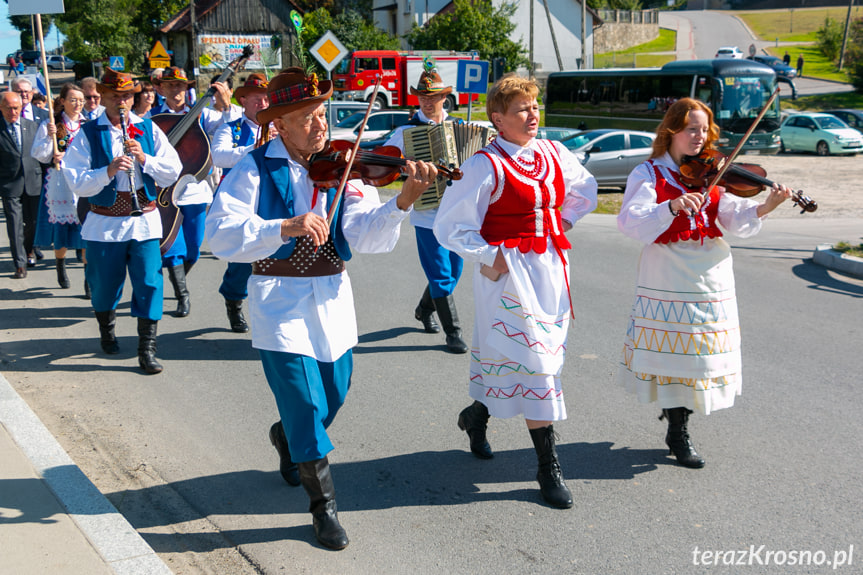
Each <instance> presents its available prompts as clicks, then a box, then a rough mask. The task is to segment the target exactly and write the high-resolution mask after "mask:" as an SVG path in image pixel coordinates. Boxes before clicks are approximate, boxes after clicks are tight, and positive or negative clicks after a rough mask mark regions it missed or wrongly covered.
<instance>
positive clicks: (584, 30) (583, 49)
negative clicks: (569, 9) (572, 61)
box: [579, 0, 587, 70]
mask: <svg viewBox="0 0 863 575" xmlns="http://www.w3.org/2000/svg"><path fill="white" fill-rule="evenodd" d="M585 67H587V0H581V66H579V68H581V69H582V70H584V69H585Z"/></svg>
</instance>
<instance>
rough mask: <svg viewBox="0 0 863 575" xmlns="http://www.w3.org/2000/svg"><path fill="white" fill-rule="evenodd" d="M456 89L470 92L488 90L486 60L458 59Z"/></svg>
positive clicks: (480, 92)
mask: <svg viewBox="0 0 863 575" xmlns="http://www.w3.org/2000/svg"><path fill="white" fill-rule="evenodd" d="M456 89H457V90H458V91H459V92H467V93H470V94H485V93H486V92H488V62H487V61H485V60H459V61H458V81H457V82H456Z"/></svg>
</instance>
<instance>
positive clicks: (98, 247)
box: [85, 239, 164, 321]
mask: <svg viewBox="0 0 863 575" xmlns="http://www.w3.org/2000/svg"><path fill="white" fill-rule="evenodd" d="M85 245H86V248H87V274H86V275H87V283H89V284H90V291H91V293H92V298H91V301H92V303H93V309H94V310H95V311H111V310H112V309H117V305H118V304H119V303H120V298H121V297H122V295H123V284H124V283H125V281H126V270H127V269H128V270H129V281H131V282H132V317H141V318H145V319H150V320H153V321H158V320H160V319H162V288H163V283H164V281H163V279H162V260H161V256H160V254H159V240H158V239H152V240H145V241H142V242H139V241H137V240H129V241H127V242H94V241H88V242H86V244H85Z"/></svg>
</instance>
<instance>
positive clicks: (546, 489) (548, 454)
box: [529, 425, 572, 509]
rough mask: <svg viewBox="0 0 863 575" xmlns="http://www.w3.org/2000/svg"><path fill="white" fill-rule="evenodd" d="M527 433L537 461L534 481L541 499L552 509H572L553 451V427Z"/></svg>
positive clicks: (555, 453) (570, 496) (554, 451)
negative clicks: (537, 484)
mask: <svg viewBox="0 0 863 575" xmlns="http://www.w3.org/2000/svg"><path fill="white" fill-rule="evenodd" d="M529 431H530V438H531V439H532V440H533V447H534V449H536V457H537V459H538V460H539V469H538V470H537V472H536V480H537V481H538V482H539V492H540V493H541V494H542V498H543V499H545V501H546V503H548V504H549V505H551V506H552V507H557V508H558V509H569V508H570V507H572V493H570V492H569V488H568V487H567V486H566V483H564V481H563V473H561V471H560V462H559V461H558V459H557V450H556V449H555V438H554V426H553V425H549V426H548V427H540V428H539V429H531V430H529Z"/></svg>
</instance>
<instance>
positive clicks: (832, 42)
mask: <svg viewBox="0 0 863 575" xmlns="http://www.w3.org/2000/svg"><path fill="white" fill-rule="evenodd" d="M815 34H816V36H817V37H818V41H817V45H818V49H819V50H821V53H822V54H824V57H825V58H827V59H828V60H830V61H831V62H836V61H837V60H838V59H839V52H840V51H841V50H842V37H843V36H844V35H845V29H844V26H842V24H840V23H839V22H838V21H837V20H833V19H832V18H830V17H827V18H825V19H824V26H822V27H821V28H819V29H818V32H816V33H815Z"/></svg>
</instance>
